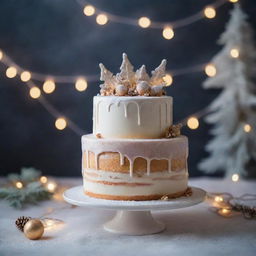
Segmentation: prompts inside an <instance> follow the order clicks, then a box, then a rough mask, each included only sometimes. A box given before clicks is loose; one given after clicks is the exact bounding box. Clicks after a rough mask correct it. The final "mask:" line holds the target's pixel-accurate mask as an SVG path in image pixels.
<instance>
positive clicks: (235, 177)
mask: <svg viewBox="0 0 256 256" xmlns="http://www.w3.org/2000/svg"><path fill="white" fill-rule="evenodd" d="M231 179H232V181H233V182H238V181H239V175H238V174H237V173H235V174H233V175H232V177H231Z"/></svg>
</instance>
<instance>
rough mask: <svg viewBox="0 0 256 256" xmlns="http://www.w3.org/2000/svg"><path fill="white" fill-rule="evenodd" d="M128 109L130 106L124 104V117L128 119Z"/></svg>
mask: <svg viewBox="0 0 256 256" xmlns="http://www.w3.org/2000/svg"><path fill="white" fill-rule="evenodd" d="M127 107H128V104H126V103H125V102H124V117H125V118H127Z"/></svg>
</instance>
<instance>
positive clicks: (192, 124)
mask: <svg viewBox="0 0 256 256" xmlns="http://www.w3.org/2000/svg"><path fill="white" fill-rule="evenodd" d="M187 126H188V127H189V128H190V129H192V130H195V129H197V128H198V127H199V121H198V119H197V118H196V117H190V118H189V119H188V121H187Z"/></svg>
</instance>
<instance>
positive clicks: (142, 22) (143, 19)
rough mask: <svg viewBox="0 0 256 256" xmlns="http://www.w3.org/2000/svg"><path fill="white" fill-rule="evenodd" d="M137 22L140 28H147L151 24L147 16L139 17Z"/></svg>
mask: <svg viewBox="0 0 256 256" xmlns="http://www.w3.org/2000/svg"><path fill="white" fill-rule="evenodd" d="M138 24H139V26H141V27H142V28H148V27H149V26H150V24H151V21H150V19H149V18H148V17H141V18H139V20H138Z"/></svg>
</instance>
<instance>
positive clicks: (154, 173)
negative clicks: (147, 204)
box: [82, 54, 188, 200]
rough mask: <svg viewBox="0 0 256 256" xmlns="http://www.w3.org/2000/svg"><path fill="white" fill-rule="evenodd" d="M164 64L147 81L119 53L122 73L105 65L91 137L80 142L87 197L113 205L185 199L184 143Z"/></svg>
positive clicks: (147, 77)
mask: <svg viewBox="0 0 256 256" xmlns="http://www.w3.org/2000/svg"><path fill="white" fill-rule="evenodd" d="M165 66H166V60H163V61H162V62H161V64H160V65H159V67H157V68H156V69H155V70H154V71H152V76H151V77H150V76H149V75H148V74H147V72H146V68H145V66H144V65H143V66H142V67H141V68H140V69H138V70H137V71H136V72H134V71H133V66H132V65H131V63H130V61H129V60H128V58H127V55H126V54H123V62H122V65H121V67H120V70H121V71H120V73H118V74H116V75H113V74H112V73H111V72H110V71H108V70H107V69H106V68H105V67H104V66H103V64H100V68H101V78H100V80H101V81H104V84H102V85H101V86H100V87H101V90H100V95H98V96H95V97H94V102H93V134H89V135H84V136H83V137H82V151H83V157H82V173H83V183H84V191H85V194H87V195H88V196H91V197H97V198H103V199H111V200H153V199H160V198H162V197H163V196H167V197H168V198H175V197H179V196H182V195H184V193H185V192H186V190H187V183H188V169H187V157H188V140H187V137H185V136H181V135H180V134H179V127H178V126H174V125H173V124H172V103H173V101H172V97H170V96H165V92H164V87H165V81H164V76H165Z"/></svg>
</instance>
